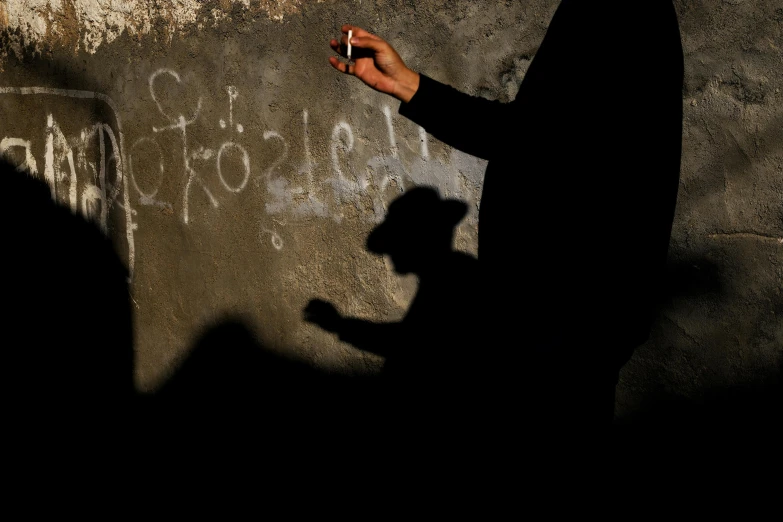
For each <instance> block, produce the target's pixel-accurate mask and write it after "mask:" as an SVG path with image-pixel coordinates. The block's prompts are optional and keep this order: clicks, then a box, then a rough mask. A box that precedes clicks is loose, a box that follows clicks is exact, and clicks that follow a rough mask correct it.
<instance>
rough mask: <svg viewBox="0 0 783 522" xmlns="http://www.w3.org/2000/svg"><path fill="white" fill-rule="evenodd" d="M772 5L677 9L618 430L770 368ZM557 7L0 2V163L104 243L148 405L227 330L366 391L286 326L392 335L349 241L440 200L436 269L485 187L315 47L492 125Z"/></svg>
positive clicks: (780, 120) (345, 351)
mask: <svg viewBox="0 0 783 522" xmlns="http://www.w3.org/2000/svg"><path fill="white" fill-rule="evenodd" d="M778 4H779V3H778V2H777V1H776V0H758V1H755V2H750V1H743V0H723V1H717V0H715V1H706V0H695V1H694V0H678V1H677V2H676V5H677V8H678V12H679V15H680V19H681V29H682V35H683V44H684V48H685V60H686V62H685V65H686V85H685V89H684V93H683V100H684V106H685V122H684V135H683V140H684V141H683V143H684V152H683V161H682V182H681V186H680V195H679V202H678V208H677V214H676V218H675V225H674V231H673V237H672V243H671V270H670V278H669V280H670V283H669V284H670V291H669V292H668V295H669V296H670V298H669V299H668V301H667V302H666V303H665V308H664V310H663V313H662V315H661V317H660V319H659V321H657V322H656V325H655V328H654V331H653V336H652V339H651V340H650V341H649V342H648V343H647V344H646V345H644V346H643V347H641V348H640V349H639V350H637V353H636V354H635V355H634V357H633V359H632V360H631V362H630V363H628V365H627V366H626V368H625V369H624V371H623V373H622V375H621V382H620V387H619V391H618V415H619V416H625V415H630V414H631V413H633V412H634V411H637V410H639V408H640V407H642V405H643V404H644V403H645V401H646V400H649V399H651V398H654V397H656V396H657V395H659V394H662V393H663V394H675V395H682V396H685V397H689V398H696V397H699V396H701V395H702V394H704V393H705V391H707V390H711V389H715V388H717V387H724V386H732V385H737V384H743V383H748V382H759V381H761V380H764V379H767V378H769V377H771V376H774V375H775V373H776V372H777V371H778V368H779V365H780V364H781V361H782V360H783V320H781V317H783V294H782V291H783V108H782V107H783V104H782V103H781V102H782V101H783V93H781V89H782V88H783V67H781V66H782V65H783V36H782V35H781V30H782V29H781V28H782V26H783V9H782V8H780V6H779V5H778ZM556 6H557V2H556V1H554V0H531V1H518V2H490V3H487V4H482V3H479V2H470V1H463V0H452V1H447V0H432V1H427V2H414V1H412V0H410V1H408V0H400V1H393V0H365V1H361V0H352V1H338V0H319V1H305V0H288V1H285V0H281V1H274V0H262V1H260V2H259V1H257V0H252V1H248V0H245V1H237V0H220V1H217V0H215V1H211V2H196V1H194V0H186V1H180V2H171V1H168V0H165V1H157V2H142V1H135V0H111V1H110V0H105V1H99V0H93V1H88V0H9V1H7V2H3V3H2V4H0V24H2V26H1V27H2V31H1V33H2V36H1V37H0V38H1V39H0V139H2V140H3V141H2V145H0V149H2V150H3V152H4V154H5V155H6V156H8V157H10V158H11V159H12V160H14V161H15V162H17V163H19V164H25V163H26V165H27V166H28V167H30V168H31V169H32V170H33V171H35V172H36V173H37V175H38V176H40V177H42V178H45V179H46V180H47V181H48V182H49V183H50V185H52V186H53V187H56V188H55V193H56V197H57V198H58V199H59V200H61V201H62V202H63V203H64V204H66V205H70V206H71V207H72V208H73V209H75V210H77V211H79V212H81V213H83V214H85V215H86V216H88V218H89V219H92V220H95V221H96V222H97V223H99V224H100V225H101V226H102V227H103V228H104V230H105V231H106V233H107V234H109V235H110V236H111V237H112V239H113V240H114V242H115V245H116V247H117V249H118V251H119V252H120V253H121V255H122V258H123V260H124V261H125V263H126V264H127V266H128V268H129V272H130V275H131V278H130V285H131V294H132V299H133V305H134V310H133V311H134V318H133V320H134V325H135V326H134V328H135V347H136V348H135V349H136V367H135V375H136V384H137V387H138V388H139V389H140V390H142V391H153V390H156V389H158V388H159V387H160V386H161V385H162V383H164V382H165V381H166V379H167V378H168V377H169V376H170V375H171V374H172V373H173V372H176V369H177V367H178V365H179V364H180V363H181V361H182V360H184V358H186V356H187V354H188V351H189V349H190V348H191V347H192V345H193V343H194V342H195V341H196V339H197V338H198V336H199V335H201V334H202V333H203V332H204V331H205V330H206V329H207V328H209V327H210V326H212V325H215V324H217V323H219V322H220V321H221V320H222V319H223V318H225V317H226V316H228V315H232V316H238V317H241V318H242V320H243V321H244V322H245V323H246V324H247V325H248V326H249V327H250V328H251V329H252V330H253V331H254V332H255V334H256V335H257V336H258V338H259V339H260V340H261V341H262V342H263V343H264V344H265V345H266V346H268V347H270V348H272V349H274V350H277V351H280V352H283V353H286V354H292V355H294V356H296V357H299V358H301V359H303V360H306V361H309V362H311V363H313V364H315V365H317V366H320V367H324V368H329V369H335V370H338V371H341V372H346V373H351V374H355V373H359V374H366V373H372V372H374V371H376V370H377V369H378V367H379V365H380V364H381V363H382V361H381V360H380V359H379V358H377V357H374V356H370V355H366V354H362V353H360V352H357V351H356V350H354V349H353V348H351V347H350V346H348V345H345V344H342V343H339V342H338V341H336V340H335V339H334V337H333V336H331V335H328V334H325V333H324V332H322V331H320V330H319V329H318V328H316V327H314V326H312V325H309V324H307V323H305V322H303V321H302V319H301V310H302V308H303V307H304V306H305V304H306V303H307V302H308V300H309V299H311V298H313V297H326V298H328V299H330V300H332V301H333V302H334V303H335V304H336V305H337V306H338V308H339V309H340V310H341V311H342V312H344V313H347V314H351V315H358V316H363V317H367V318H373V319H377V320H392V319H397V318H399V317H401V316H402V315H403V314H404V312H405V310H406V307H407V305H408V303H409V302H410V299H411V297H412V296H413V294H414V293H415V290H416V282H415V280H413V279H411V278H401V277H399V276H397V275H396V274H395V273H394V272H393V271H392V270H391V266H390V265H389V264H387V263H386V262H385V260H384V259H382V258H380V257H378V256H374V255H371V254H370V253H368V252H366V251H365V249H364V241H365V239H366V236H367V233H368V232H369V231H370V229H371V228H372V227H373V226H374V225H375V224H377V223H378V222H380V221H382V220H383V218H384V213H385V208H386V206H387V205H388V204H389V203H390V202H391V201H392V200H393V199H394V198H395V197H396V196H397V195H399V194H400V192H401V191H402V190H404V189H405V188H408V187H411V186H413V185H420V184H428V185H435V186H437V187H438V188H439V189H440V190H441V192H442V193H443V194H444V195H445V196H448V197H454V198H458V199H462V200H465V201H468V202H469V203H470V207H471V210H470V212H469V214H468V216H467V218H466V219H465V220H464V221H463V223H462V224H461V225H460V227H459V229H458V233H457V237H456V247H457V248H458V249H460V250H464V251H467V252H471V253H475V251H476V225H477V212H476V210H477V207H478V204H479V196H480V192H481V185H482V176H483V172H484V167H485V162H483V161H480V160H477V159H476V158H473V157H471V156H468V155H466V154H464V153H461V152H459V151H456V150H453V149H451V148H450V147H447V146H445V145H444V144H442V143H440V142H438V141H437V140H435V139H433V138H431V137H428V136H427V135H426V134H425V133H424V132H423V130H422V129H421V128H419V127H418V126H416V125H414V124H412V123H411V122H409V121H407V120H405V119H403V118H401V117H399V116H398V115H397V114H396V112H397V107H398V102H396V101H394V100H392V99H391V98H388V97H385V96H383V95H380V94H378V93H376V92H374V91H372V90H370V89H368V88H366V87H365V86H363V85H361V84H360V83H359V82H357V81H356V80H355V79H353V78H350V77H347V76H343V75H340V74H338V73H337V72H336V71H334V70H333V69H332V68H331V67H330V65H329V64H328V62H327V58H328V56H330V54H331V50H330V49H329V47H328V45H327V42H328V40H329V39H330V38H332V37H336V36H337V35H338V34H339V27H340V25H341V24H343V23H354V24H357V25H360V26H363V27H365V28H367V29H368V30H370V31H372V32H375V33H376V34H378V35H380V36H382V37H384V38H386V39H387V40H388V41H390V43H391V44H392V45H393V46H394V47H395V48H396V49H397V50H398V51H399V52H400V54H401V55H402V56H403V58H404V59H405V60H406V62H407V63H408V65H409V66H411V67H412V68H414V69H416V70H420V71H422V72H426V73H427V74H429V75H430V76H432V77H434V78H436V79H439V80H441V81H445V82H447V83H450V84H451V85H454V86H455V87H457V88H460V89H462V90H465V91H467V92H470V93H473V94H480V95H483V96H486V97H489V98H497V99H501V100H509V99H511V98H513V96H514V94H515V92H516V88H517V86H518V84H519V81H520V80H521V79H522V78H523V77H524V74H525V71H526V68H527V66H528V64H529V63H530V58H531V57H532V56H533V55H534V54H535V52H536V49H537V47H538V45H539V44H540V41H541V39H542V38H543V35H544V33H545V31H546V28H547V24H548V22H549V20H550V18H551V16H552V14H553V13H554V10H555V8H556ZM596 59H600V57H596ZM651 74H654V71H651ZM586 81H589V80H588V79H586ZM620 88H626V89H633V85H628V86H621V87H620ZM574 89H579V85H574ZM639 102H640V103H643V102H644V100H639ZM476 132H481V129H476ZM618 132H622V129H618ZM520 158H521V159H523V158H524V150H523V149H521V150H520ZM0 183H2V181H0ZM4 196H5V197H6V198H12V197H13V194H4ZM520 197H522V195H520ZM577 225H578V224H574V226H577ZM563 233H564V234H567V231H563ZM522 241H524V240H522ZM520 246H524V244H521V245H520ZM65 254H66V253H64V255H65ZM456 284H459V282H456ZM52 313H54V312H52ZM75 328H83V330H84V332H83V334H84V335H89V325H88V324H84V325H75Z"/></svg>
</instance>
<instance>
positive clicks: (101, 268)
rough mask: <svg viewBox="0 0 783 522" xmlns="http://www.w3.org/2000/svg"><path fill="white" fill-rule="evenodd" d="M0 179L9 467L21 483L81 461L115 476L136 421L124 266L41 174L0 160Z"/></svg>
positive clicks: (95, 228)
mask: <svg viewBox="0 0 783 522" xmlns="http://www.w3.org/2000/svg"><path fill="white" fill-rule="evenodd" d="M0 182H2V186H3V194H4V195H5V196H6V197H5V198H4V201H3V205H1V206H0V222H2V228H3V235H2V236H3V242H4V254H3V256H2V261H1V262H0V263H2V274H3V278H4V280H3V299H4V302H5V304H6V306H5V307H4V311H3V326H4V330H3V335H4V337H5V341H4V350H3V364H4V371H3V379H2V388H3V397H4V402H3V419H4V429H3V432H4V438H5V443H6V444H7V447H8V448H13V451H12V452H10V453H7V454H6V457H7V458H6V459H4V462H6V464H7V465H8V467H7V471H9V473H10V475H9V476H15V477H16V478H18V479H19V480H22V477H23V476H25V474H26V473H27V472H28V471H34V472H36V473H38V472H40V471H41V470H42V468H41V467H40V466H45V467H46V469H54V468H56V467H58V466H61V465H69V466H70V465H73V464H76V463H78V464H79V465H84V466H88V467H93V466H105V467H106V469H105V471H106V472H107V473H115V472H117V471H119V469H120V468H121V467H122V466H123V465H124V464H127V461H126V460H124V459H126V458H127V457H128V450H129V444H130V442H131V438H132V437H131V435H130V430H131V429H132V428H134V426H135V422H136V420H137V417H136V413H137V412H136V409H135V391H134V383H133V377H134V376H133V324H132V312H131V307H130V295H129V289H128V281H127V277H128V272H127V269H126V267H125V265H124V263H123V262H122V261H121V260H120V258H119V257H118V255H117V254H116V252H115V249H114V248H113V245H112V242H111V240H110V239H109V238H108V237H107V236H106V235H105V234H104V233H103V232H102V231H101V230H100V229H99V227H98V226H97V225H96V224H95V223H93V222H88V221H86V220H85V219H84V218H83V217H82V216H81V215H78V214H74V213H73V212H71V210H70V209H69V208H67V207H65V206H63V205H60V204H58V203H56V202H55V201H54V200H53V199H52V197H51V191H50V188H49V186H48V185H47V184H46V183H45V182H44V181H43V180H41V179H38V178H34V177H32V176H31V175H30V174H29V173H28V172H26V171H25V172H23V171H20V170H17V168H16V167H15V166H14V165H12V164H11V163H10V162H9V161H7V160H6V159H4V158H0ZM17 466H18V467H17ZM15 473H19V475H18V476H17V475H14V474H15ZM36 478H37V477H36Z"/></svg>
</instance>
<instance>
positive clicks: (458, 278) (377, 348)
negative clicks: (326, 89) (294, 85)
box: [304, 187, 489, 460]
mask: <svg viewBox="0 0 783 522" xmlns="http://www.w3.org/2000/svg"><path fill="white" fill-rule="evenodd" d="M466 213H467V205H466V204H465V203H463V202H461V201H458V200H453V199H446V200H444V199H441V198H440V196H439V194H438V192H437V191H436V190H435V189H433V188H431V187H416V188H413V189H410V190H409V191H407V192H405V193H404V194H403V195H402V196H400V197H399V198H398V199H396V200H395V201H393V202H392V203H391V205H389V210H388V213H387V216H386V219H385V221H384V222H383V223H381V224H380V225H378V226H377V227H376V228H375V229H374V230H373V231H372V232H371V233H370V235H369V236H368V238H367V249H368V250H369V251H370V252H373V253H375V254H379V255H386V256H388V257H389V259H390V260H391V262H392V264H393V266H394V270H395V271H396V272H397V273H399V274H415V275H416V276H417V277H418V289H417V292H416V295H415V297H414V298H413V300H412V302H411V304H410V306H409V308H408V310H407V312H406V314H405V316H404V318H403V319H402V320H401V321H399V322H375V321H370V320H366V319H360V318H356V317H345V316H343V315H341V314H340V313H339V312H338V311H337V309H336V308H335V307H334V306H333V305H332V304H330V303H328V302H326V301H322V300H318V299H316V300H312V301H311V302H310V303H309V304H308V306H307V307H306V308H305V310H304V317H305V319H306V320H308V321H310V322H313V323H315V324H317V325H319V326H320V327H321V328H323V329H325V330H327V331H329V332H334V333H336V334H337V335H338V336H339V338H340V339H341V340H343V341H345V342H348V343H351V344H352V345H354V346H355V347H357V348H359V349H361V350H365V351H368V352H372V353H375V354H378V355H381V356H383V357H384V358H385V363H384V365H383V368H382V371H381V375H380V378H381V382H382V402H381V406H382V407H381V410H380V411H379V414H380V415H381V420H382V422H381V427H380V431H379V434H378V436H379V437H382V438H383V439H384V440H385V441H386V442H392V443H393V444H394V445H395V446H396V447H398V448H405V450H410V451H415V452H416V453H418V452H424V453H426V454H428V455H429V456H431V457H433V458H436V453H437V454H438V455H441V454H444V453H445V452H447V451H452V452H453V451H454V450H455V449H457V448H458V451H457V452H454V453H449V456H450V458H452V459H453V460H459V459H460V457H461V456H462V455H464V454H465V453H466V452H471V451H475V450H476V448H472V447H464V446H463V444H464V442H465V440H466V439H468V438H469V437H472V436H475V435H476V434H477V432H479V433H480V431H481V430H483V429H484V427H483V426H482V425H481V424H482V421H481V420H480V419H479V418H477V417H478V416H479V415H480V414H481V412H482V411H483V410H484V408H488V407H489V405H488V404H486V400H487V398H486V397H484V392H485V387H484V386H483V385H482V383H483V382H484V380H485V379H486V368H485V367H486V364H485V363H484V362H483V361H482V359H481V358H482V357H484V356H485V355H486V354H485V352H483V351H482V350H480V347H479V345H478V344H477V338H476V334H477V332H478V328H477V326H478V319H479V318H478V317H477V308H476V305H477V302H478V297H479V295H478V281H477V277H478V272H477V260H476V259H475V258H474V257H473V256H471V255H469V254H466V253H463V252H459V251H455V250H453V248H452V243H453V240H454V229H455V227H456V226H457V225H458V224H459V222H460V221H461V220H462V219H463V217H464V216H465V214H466Z"/></svg>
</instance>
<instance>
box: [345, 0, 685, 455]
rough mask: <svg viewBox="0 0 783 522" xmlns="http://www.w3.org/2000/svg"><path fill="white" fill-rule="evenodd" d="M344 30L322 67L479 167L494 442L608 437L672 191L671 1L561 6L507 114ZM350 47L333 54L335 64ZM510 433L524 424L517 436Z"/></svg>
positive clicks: (650, 314) (657, 263)
mask: <svg viewBox="0 0 783 522" xmlns="http://www.w3.org/2000/svg"><path fill="white" fill-rule="evenodd" d="M348 30H352V31H353V39H352V46H353V58H354V60H353V62H352V63H351V64H349V65H347V64H346V63H344V62H341V61H340V60H338V58H337V57H331V58H330V62H331V64H332V65H333V66H334V67H335V68H336V69H338V70H340V71H342V72H347V73H348V74H352V75H354V76H356V77H357V78H359V79H360V80H362V81H363V82H364V83H366V84H368V85H369V86H371V87H373V88H374V89H376V90H378V91H380V92H383V93H386V94H389V95H392V96H394V97H395V98H397V99H399V100H400V101H401V102H402V103H401V105H400V109H399V112H400V114H402V115H403V116H405V117H407V118H409V119H411V120H413V121H414V122H415V123H417V124H419V125H421V126H423V127H424V128H425V129H426V130H427V131H428V132H430V133H431V134H432V135H434V136H435V137H436V138H439V139H440V140H442V141H444V142H445V143H447V144H449V145H451V146H454V147H456V148H458V149H460V150H462V151H464V152H467V153H469V154H473V155H476V156H478V157H481V158H484V159H487V160H489V164H488V166H487V170H486V174H485V178H484V184H483V189H482V190H483V191H482V196H481V209H480V216H479V225H478V227H479V236H478V241H479V248H478V259H479V263H480V266H481V273H482V278H483V279H482V284H481V286H482V288H483V290H484V294H483V296H482V297H481V300H480V301H481V307H482V309H484V310H486V311H487V314H486V323H485V330H484V332H485V335H484V342H483V346H484V347H485V348H488V347H502V348H503V349H504V350H505V352H504V354H503V357H502V359H499V364H498V368H499V369H501V370H504V372H503V373H504V375H503V376H500V375H499V376H498V379H497V383H498V390H497V392H498V396H499V397H505V398H506V399H507V401H508V404H507V406H508V411H509V414H510V415H509V416H508V419H509V425H508V429H507V430H504V432H505V433H510V434H516V435H513V436H512V439H513V438H514V437H525V436H529V435H530V434H531V433H539V434H541V438H542V439H543V440H544V441H545V442H546V441H547V439H548V437H549V435H552V434H568V435H567V437H569V438H570V439H571V440H574V437H575V436H576V435H579V434H587V435H590V434H597V435H600V434H601V433H603V432H605V430H606V429H608V428H609V426H610V424H611V422H612V420H613V409H614V393H615V386H616V383H617V379H618V372H619V369H620V368H621V366H622V365H623V364H624V363H625V362H626V361H627V360H628V359H629V357H630V356H631V354H632V352H633V350H634V348H635V347H637V346H639V345H640V344H642V343H644V342H645V341H646V340H647V339H648V336H649V331H650V328H651V324H652V321H653V319H654V314H655V312H656V310H655V306H656V303H657V302H658V301H659V300H658V297H657V293H658V289H659V287H660V286H661V285H660V283H661V275H662V273H663V269H664V267H665V261H666V256H667V248H668V243H669V238H670V233H671V227H672V222H673V216H674V209H675V203H676V197H677V188H678V182H679V169H680V154H681V138H682V84H683V54H682V47H681V41H680V34H679V27H678V21H677V18H676V13H675V10H674V7H673V5H672V3H671V1H670V0H634V1H632V2H631V1H626V0H562V1H561V2H560V4H559V6H558V8H557V11H556V12H555V14H554V17H553V18H552V20H551V23H550V25H549V28H548V30H547V33H546V35H545V37H544V39H543V42H542V43H541V46H540V48H539V49H538V51H537V52H536V53H535V56H534V58H533V60H532V62H531V64H530V66H529V69H528V70H527V73H526V75H525V78H524V80H523V81H522V82H521V85H520V86H519V91H518V93H517V95H516V97H515V99H514V100H513V101H511V102H510V103H501V102H498V101H490V100H487V99H484V98H480V97H475V96H470V95H468V94H465V93H462V92H459V91H457V90H455V89H453V88H451V87H449V86H447V85H444V84H442V83H440V82H438V81H436V80H434V79H432V78H430V77H428V76H426V75H424V74H420V73H417V72H414V71H412V70H411V69H409V68H407V67H406V66H405V64H404V63H403V61H402V59H401V58H400V56H399V55H398V54H397V52H396V51H395V50H394V49H393V48H392V47H391V46H390V45H389V44H388V43H387V42H385V41H384V40H383V39H381V38H379V37H378V36H375V35H373V34H370V33H368V32H367V31H365V30H363V29H361V28H359V27H355V26H350V25H345V26H343V28H342V32H343V33H345V34H347V33H348ZM346 38H347V37H346V36H345V35H344V36H343V37H342V38H341V40H340V41H338V40H332V41H331V43H330V45H331V47H332V48H333V49H334V50H335V51H336V52H337V53H339V54H340V55H342V56H345V54H346V53H345V50H346V43H347V42H346ZM518 427H519V428H518Z"/></svg>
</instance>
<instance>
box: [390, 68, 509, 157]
mask: <svg viewBox="0 0 783 522" xmlns="http://www.w3.org/2000/svg"><path fill="white" fill-rule="evenodd" d="M419 78H420V80H419V89H418V90H417V91H416V93H415V94H414V95H413V98H411V100H410V101H409V102H408V103H403V104H401V105H400V110H399V113H400V115H402V116H405V117H406V118H408V119H409V120H411V121H413V122H414V123H416V124H418V125H421V126H422V127H424V130H426V131H427V132H428V133H430V134H432V135H433V136H435V137H436V138H438V139H439V140H441V141H443V142H444V143H446V144H447V145H450V146H452V147H454V148H456V149H459V150H461V151H462V152H465V153H467V154H471V155H473V156H477V157H479V158H482V159H486V160H489V159H492V158H493V157H494V156H496V154H497V152H498V151H500V150H501V143H502V137H503V135H504V132H507V129H508V125H506V121H507V120H508V119H509V118H510V116H511V111H510V108H511V106H512V104H511V103H502V102H500V101H492V100H488V99H486V98H481V97H478V96H471V95H469V94H465V93H464V92H461V91H458V90H457V89H455V88H453V87H450V86H448V85H445V84H443V83H440V82H438V81H436V80H433V79H432V78H430V77H428V76H426V75H424V74H419ZM512 103H513V102H512ZM509 124H510V125H514V122H509ZM517 124H518V122H517Z"/></svg>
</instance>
